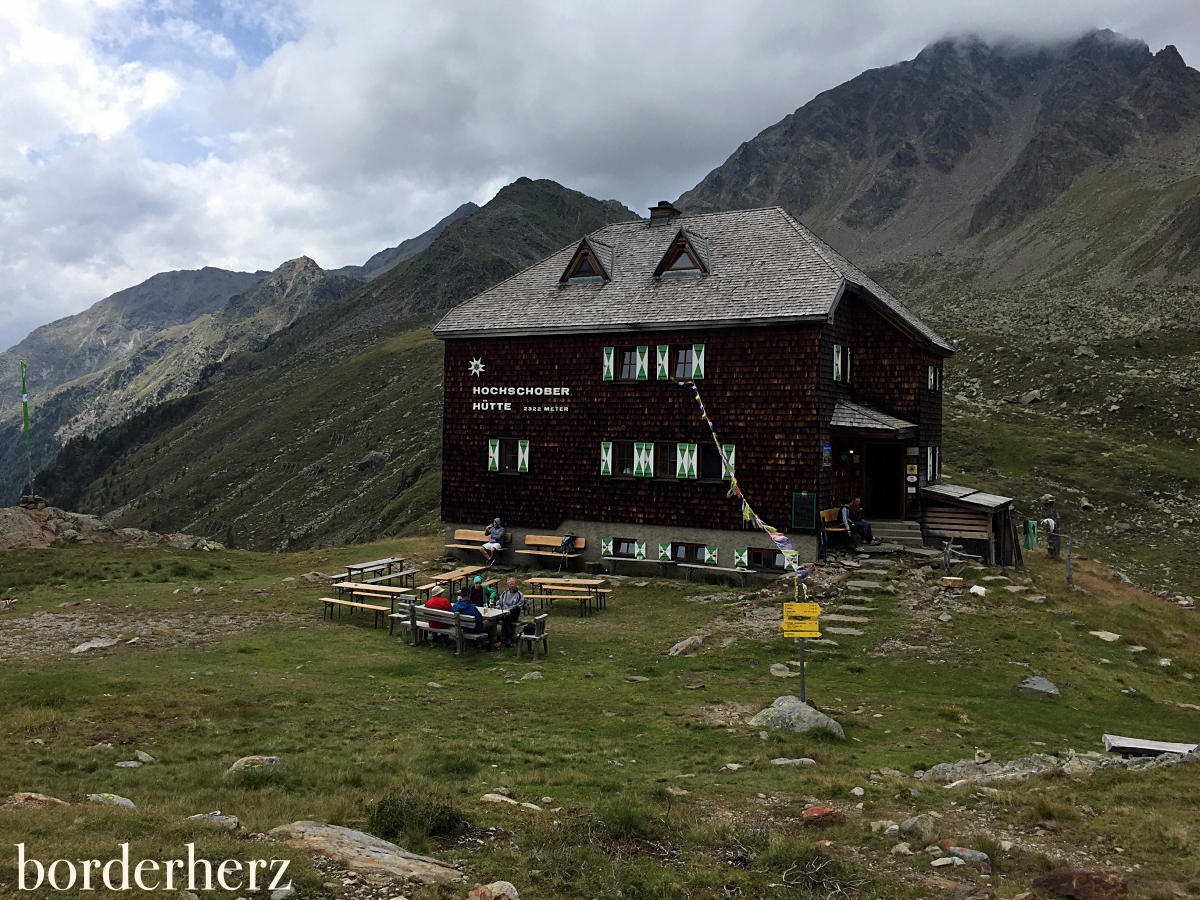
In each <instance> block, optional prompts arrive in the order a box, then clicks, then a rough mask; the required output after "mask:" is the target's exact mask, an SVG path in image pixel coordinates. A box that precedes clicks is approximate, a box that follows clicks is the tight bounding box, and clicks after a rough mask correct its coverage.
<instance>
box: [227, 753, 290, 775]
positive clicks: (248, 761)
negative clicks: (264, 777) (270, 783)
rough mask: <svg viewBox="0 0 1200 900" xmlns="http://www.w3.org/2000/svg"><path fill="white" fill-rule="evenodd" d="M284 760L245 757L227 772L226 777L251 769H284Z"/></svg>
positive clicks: (265, 757)
mask: <svg viewBox="0 0 1200 900" xmlns="http://www.w3.org/2000/svg"><path fill="white" fill-rule="evenodd" d="M282 768H283V760H282V759H280V758H279V757H278V756H243V757H242V758H241V759H239V760H238V761H237V762H235V763H234V764H233V765H232V766H230V767H229V768H228V770H226V772H225V774H226V775H236V774H237V773H238V772H245V771H248V770H250V769H282Z"/></svg>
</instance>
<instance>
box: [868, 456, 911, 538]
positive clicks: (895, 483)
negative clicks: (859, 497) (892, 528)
mask: <svg viewBox="0 0 1200 900" xmlns="http://www.w3.org/2000/svg"><path fill="white" fill-rule="evenodd" d="M865 451H866V452H865V453H864V457H865V459H864V465H863V475H864V480H865V482H866V489H865V490H864V492H863V506H864V507H866V518H867V521H870V520H872V519H900V518H903V516H904V512H903V510H904V507H903V499H904V448H903V447H901V446H900V445H899V444H867V445H866V448H865Z"/></svg>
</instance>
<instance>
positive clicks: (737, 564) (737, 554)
mask: <svg viewBox="0 0 1200 900" xmlns="http://www.w3.org/2000/svg"><path fill="white" fill-rule="evenodd" d="M749 558H750V548H749V547H743V548H742V549H740V550H734V551H733V567H734V568H735V569H746V568H749V566H750V563H749V562H747V560H748V559H749Z"/></svg>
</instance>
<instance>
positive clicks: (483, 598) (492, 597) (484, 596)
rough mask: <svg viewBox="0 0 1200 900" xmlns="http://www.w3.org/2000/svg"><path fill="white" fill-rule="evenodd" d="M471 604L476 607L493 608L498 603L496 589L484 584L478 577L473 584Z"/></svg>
mask: <svg viewBox="0 0 1200 900" xmlns="http://www.w3.org/2000/svg"><path fill="white" fill-rule="evenodd" d="M471 602H472V603H474V604H475V605H476V606H491V605H492V604H493V603H495V602H496V589H495V588H494V587H492V586H491V585H490V584H484V583H483V578H482V577H481V576H479V575H476V576H475V581H474V582H473V583H472V584H471Z"/></svg>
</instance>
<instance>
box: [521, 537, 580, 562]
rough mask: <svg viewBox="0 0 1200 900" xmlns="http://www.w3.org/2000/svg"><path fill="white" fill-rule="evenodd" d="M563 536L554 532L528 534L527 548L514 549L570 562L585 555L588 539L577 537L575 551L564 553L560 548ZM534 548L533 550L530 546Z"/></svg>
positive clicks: (531, 554) (527, 553)
mask: <svg viewBox="0 0 1200 900" xmlns="http://www.w3.org/2000/svg"><path fill="white" fill-rule="evenodd" d="M562 542H563V539H562V536H560V535H553V534H527V535H525V547H526V549H525V550H514V551H513V552H514V553H518V554H520V555H521V556H539V557H540V556H544V557H548V558H550V559H557V560H559V561H560V562H563V561H565V562H568V563H569V562H570V561H571V560H573V559H579V558H580V557H581V556H583V551H584V550H585V549H586V548H587V539H586V538H581V537H577V538H575V552H574V553H563V552H562V551H561V550H559V549H558V548H559V547H561V546H562ZM530 547H532V548H534V549H532V550H530V549H528V548H530Z"/></svg>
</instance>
